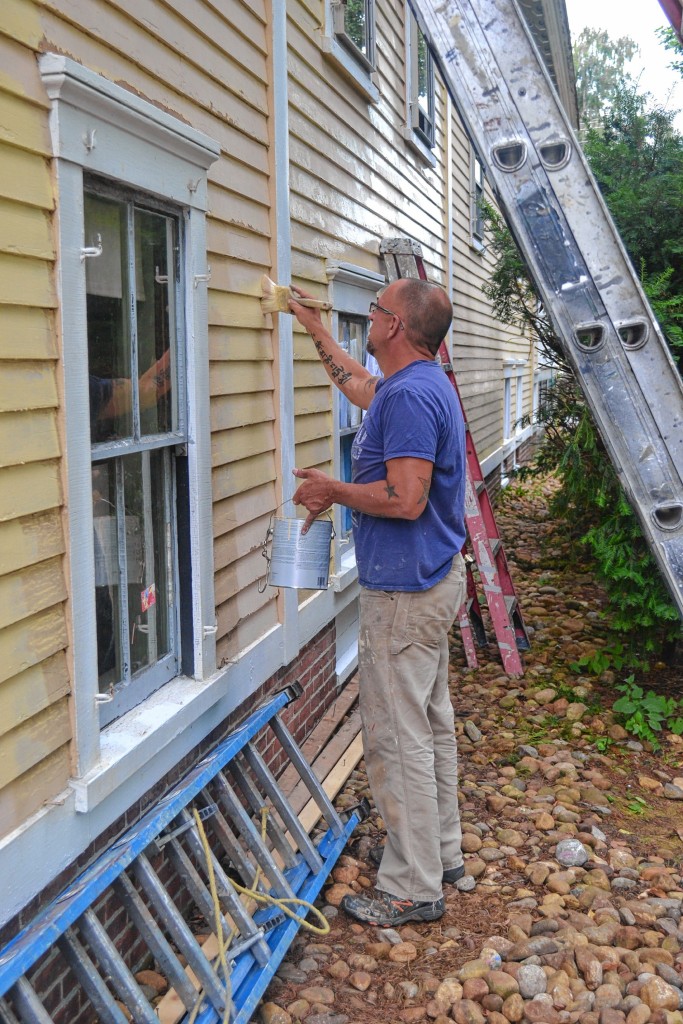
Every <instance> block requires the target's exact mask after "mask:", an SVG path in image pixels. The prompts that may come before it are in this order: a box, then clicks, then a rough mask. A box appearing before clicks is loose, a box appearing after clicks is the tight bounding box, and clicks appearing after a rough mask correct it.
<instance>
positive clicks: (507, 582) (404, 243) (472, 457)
mask: <svg viewBox="0 0 683 1024" xmlns="http://www.w3.org/2000/svg"><path fill="white" fill-rule="evenodd" d="M380 253H381V255H382V257H383V258H384V266H385V271H386V276H387V278H388V280H389V281H390V282H391V281H397V280H399V278H402V277H419V278H421V279H422V280H423V281H426V280H427V273H426V271H425V267H424V263H423V260H422V248H421V246H420V245H419V244H418V243H417V242H413V241H412V239H410V238H385V239H384V240H383V241H382V243H381V245H380ZM439 359H440V360H441V365H442V366H443V368H444V370H445V372H446V375H447V377H448V379H449V380H450V382H451V384H452V385H453V387H454V388H455V393H456V394H457V396H458V401H459V402H460V408H461V409H462V414H463V418H464V420H465V429H466V442H465V447H466V454H467V473H466V485H465V523H466V525H467V533H468V537H469V547H470V549H471V553H470V552H469V551H468V550H467V544H466V545H465V547H464V548H463V554H464V555H465V563H466V566H467V598H466V600H465V603H464V604H463V606H462V608H460V610H459V612H458V616H457V618H458V624H459V626H460V631H461V633H462V639H463V646H464V649H465V656H466V658H467V664H468V665H469V666H470V668H477V664H478V662H477V654H476V648H475V641H476V643H477V644H478V645H479V646H484V645H485V644H486V643H487V639H486V632H485V629H484V621H483V617H482V613H481V606H480V604H479V599H478V596H477V588H476V583H475V580H474V576H473V573H472V565H473V563H475V562H476V565H477V568H478V570H479V579H480V581H481V585H482V589H483V591H484V597H485V598H486V604H487V606H488V610H489V615H490V617H491V622H492V624H493V629H494V631H495V634H496V641H497V643H498V649H499V651H500V655H501V658H502V661H503V668H504V669H505V671H506V672H507V674H508V675H510V676H522V675H524V666H523V665H522V659H521V658H520V655H519V652H520V651H527V650H529V646H530V644H529V638H528V636H527V632H526V627H525V625H524V620H523V619H522V613H521V611H520V608H519V601H518V600H517V595H516V593H515V588H514V584H513V582H512V577H511V576H510V571H509V569H508V564H507V559H506V557H505V551H504V550H503V543H502V541H501V538H500V534H499V533H498V527H497V526H496V520H495V516H494V514H493V508H492V505H491V499H490V497H489V493H488V490H487V488H486V483H485V481H484V476H483V473H482V471H481V466H480V464H479V459H478V458H477V452H476V449H475V446H474V441H473V439H472V434H471V433H470V429H469V426H468V425H467V417H466V415H465V410H464V408H463V404H462V399H461V397H460V391H459V390H458V385H457V382H456V380H455V376H454V374H453V367H452V364H451V358H450V355H449V352H448V349H447V348H446V343H445V342H443V341H442V342H441V347H440V348H439Z"/></svg>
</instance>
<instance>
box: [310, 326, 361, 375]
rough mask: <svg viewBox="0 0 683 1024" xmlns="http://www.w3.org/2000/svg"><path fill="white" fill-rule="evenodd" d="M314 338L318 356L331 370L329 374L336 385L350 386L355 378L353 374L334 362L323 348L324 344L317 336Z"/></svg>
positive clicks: (313, 336)
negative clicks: (350, 382)
mask: <svg viewBox="0 0 683 1024" xmlns="http://www.w3.org/2000/svg"><path fill="white" fill-rule="evenodd" d="M312 338H313V342H314V344H315V347H316V348H317V350H318V355H319V356H320V360H321V362H322V363H323V365H325V366H327V367H328V368H329V369H328V373H329V375H330V377H331V378H332V380H333V381H334V382H335V383H336V384H348V382H349V381H350V380H351V378H352V377H353V374H352V373H350V372H349V371H348V370H345V369H344V367H343V366H340V365H339V364H338V363H335V362H334V360H333V359H332V356H330V355H328V354H327V352H326V351H325V349H324V348H323V344H322V342H321V341H319V340H318V338H316V337H315V335H312Z"/></svg>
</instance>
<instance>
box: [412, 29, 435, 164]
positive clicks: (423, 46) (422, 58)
mask: <svg viewBox="0 0 683 1024" xmlns="http://www.w3.org/2000/svg"><path fill="white" fill-rule="evenodd" d="M415 29H416V33H415V39H414V44H415V56H416V61H414V64H413V74H414V89H415V95H414V97H413V103H414V104H415V107H416V110H415V113H416V115H417V117H416V118H414V125H413V127H415V128H416V129H417V130H418V131H419V132H420V134H421V135H422V136H423V139H424V141H425V142H426V143H427V145H428V146H430V147H431V146H433V145H434V63H433V60H432V55H431V52H430V50H429V47H428V46H427V41H426V39H425V37H424V35H423V34H422V32H421V31H420V29H419V28H418V27H417V23H415ZM415 65H416V66H415Z"/></svg>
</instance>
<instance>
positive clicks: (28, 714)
mask: <svg viewBox="0 0 683 1024" xmlns="http://www.w3.org/2000/svg"><path fill="white" fill-rule="evenodd" d="M70 688H71V687H70V682H69V670H68V668H67V664H66V657H65V655H64V652H63V651H59V652H58V653H57V654H53V656H52V657H51V658H47V660H46V661H41V662H40V664H38V665H33V666H32V668H29V669H27V670H26V672H21V673H20V674H19V675H18V676H13V677H12V678H11V679H6V680H5V682H4V683H2V684H0V734H4V733H6V732H9V731H10V729H14V728H16V727H17V726H18V725H21V723H22V722H26V721H28V719H29V718H32V717H33V716H34V715H37V714H38V713H39V712H40V711H43V710H44V709H45V708H48V707H50V705H51V704H55V703H56V702H57V701H58V700H60V699H61V698H62V697H65V696H66V694H67V693H69V691H70Z"/></svg>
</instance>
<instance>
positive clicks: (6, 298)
mask: <svg viewBox="0 0 683 1024" xmlns="http://www.w3.org/2000/svg"><path fill="white" fill-rule="evenodd" d="M0 159H1V158H0ZM0 305H17V306H41V307H43V308H50V307H54V306H56V305H57V297H56V295H55V289H54V280H53V276H52V263H51V262H49V261H46V260H37V259H32V258H29V257H25V256H23V257H20V256H12V255H9V254H8V253H3V252H0Z"/></svg>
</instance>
